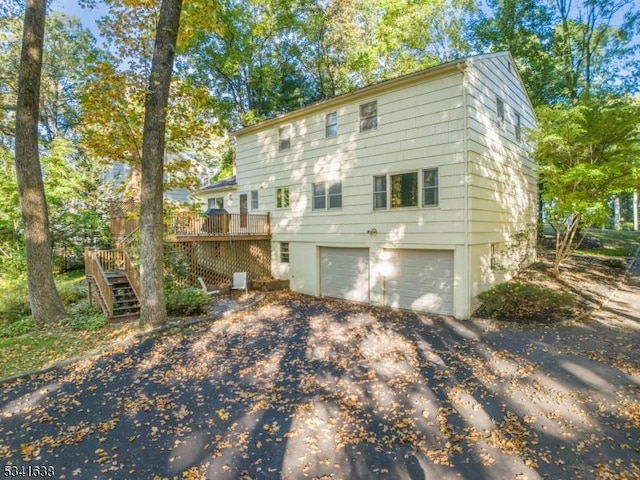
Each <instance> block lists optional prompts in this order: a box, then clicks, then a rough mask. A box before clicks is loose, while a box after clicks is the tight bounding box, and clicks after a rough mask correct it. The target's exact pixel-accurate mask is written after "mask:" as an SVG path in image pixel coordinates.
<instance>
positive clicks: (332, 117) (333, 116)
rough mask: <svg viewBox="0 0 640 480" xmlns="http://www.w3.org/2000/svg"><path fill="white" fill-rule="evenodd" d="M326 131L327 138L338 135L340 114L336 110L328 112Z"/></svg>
mask: <svg viewBox="0 0 640 480" xmlns="http://www.w3.org/2000/svg"><path fill="white" fill-rule="evenodd" d="M325 132H326V137H327V138H331V137H337V136H338V114H337V113H336V112H333V113H327V118H326V120H325Z"/></svg>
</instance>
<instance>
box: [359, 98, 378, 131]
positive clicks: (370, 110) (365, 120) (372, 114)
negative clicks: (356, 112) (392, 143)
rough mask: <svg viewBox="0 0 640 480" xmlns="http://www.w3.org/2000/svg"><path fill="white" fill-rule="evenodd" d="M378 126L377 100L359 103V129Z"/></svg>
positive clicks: (372, 128)
mask: <svg viewBox="0 0 640 480" xmlns="http://www.w3.org/2000/svg"><path fill="white" fill-rule="evenodd" d="M376 128H378V102H377V101H376V100H374V101H373V102H368V103H363V104H362V105H360V131H361V132H366V131H367V130H375V129H376Z"/></svg>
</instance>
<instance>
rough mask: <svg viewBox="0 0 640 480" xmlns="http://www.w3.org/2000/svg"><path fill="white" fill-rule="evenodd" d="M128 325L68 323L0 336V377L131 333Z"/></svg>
mask: <svg viewBox="0 0 640 480" xmlns="http://www.w3.org/2000/svg"><path fill="white" fill-rule="evenodd" d="M133 330H134V329H132V326H131V325H117V326H107V327H102V328H101V329H100V334H99V335H96V334H95V332H94V331H87V330H73V328H72V327H71V326H69V325H57V326H48V327H46V328H42V329H34V330H33V331H31V332H29V333H27V334H24V335H19V336H15V337H11V338H0V352H2V354H1V355H0V378H4V377H7V376H10V375H14V374H16V373H21V372H27V371H30V370H35V369H40V368H43V367H46V366H48V365H52V364H54V363H56V362H59V361H61V360H64V359H67V358H71V357H74V356H77V355H80V354H83V353H86V352H89V351H91V350H94V349H96V348H99V347H103V346H106V345H109V344H110V343H111V342H113V341H115V340H118V339H120V338H123V337H125V336H127V335H129V334H131V333H134V332H133Z"/></svg>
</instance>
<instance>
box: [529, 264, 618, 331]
mask: <svg viewBox="0 0 640 480" xmlns="http://www.w3.org/2000/svg"><path fill="white" fill-rule="evenodd" d="M629 261H630V260H629ZM618 262H620V264H621V265H624V266H625V267H626V265H627V261H626V260H625V259H620V260H616V259H614V260H612V259H611V258H610V257H591V256H577V255H574V256H571V257H569V258H568V259H567V260H566V261H565V262H564V263H563V264H562V266H561V275H560V277H559V278H555V277H554V276H553V275H552V270H553V259H552V257H551V256H550V255H547V256H545V255H539V256H538V260H537V261H536V263H534V264H533V265H532V266H531V267H529V268H528V269H527V270H525V271H523V272H522V273H521V274H520V275H519V276H518V279H519V280H521V281H523V282H524V283H530V284H532V285H537V286H540V287H546V288H551V289H553V290H556V291H560V292H566V293H569V294H570V295H571V296H572V297H573V298H574V301H575V307H574V309H573V312H572V315H571V317H572V318H573V319H578V320H579V319H583V318H586V317H587V316H588V315H589V314H590V313H591V312H592V311H593V310H595V309H597V308H599V307H600V306H601V305H602V304H603V303H604V302H606V300H607V299H608V298H609V297H610V296H611V294H612V293H613V292H615V290H616V289H617V288H618V286H619V285H620V283H621V282H622V281H624V278H625V272H626V269H625V268H620V267H619V266H612V265H616V263H618Z"/></svg>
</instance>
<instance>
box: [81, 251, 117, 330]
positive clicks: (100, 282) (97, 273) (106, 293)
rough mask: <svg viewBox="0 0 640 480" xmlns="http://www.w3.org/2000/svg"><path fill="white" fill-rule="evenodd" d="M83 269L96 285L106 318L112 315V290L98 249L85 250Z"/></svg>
mask: <svg viewBox="0 0 640 480" xmlns="http://www.w3.org/2000/svg"><path fill="white" fill-rule="evenodd" d="M84 259H85V269H86V273H87V274H88V275H91V276H92V278H93V280H94V282H95V284H96V287H98V294H99V295H100V297H101V298H102V304H101V306H102V308H103V309H104V310H105V312H104V313H105V314H106V315H107V318H109V319H111V318H112V317H113V290H112V289H111V286H110V284H109V280H108V279H107V274H106V273H105V271H104V268H103V267H102V263H101V261H100V258H99V255H98V251H91V250H89V249H86V250H85V255H84Z"/></svg>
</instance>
